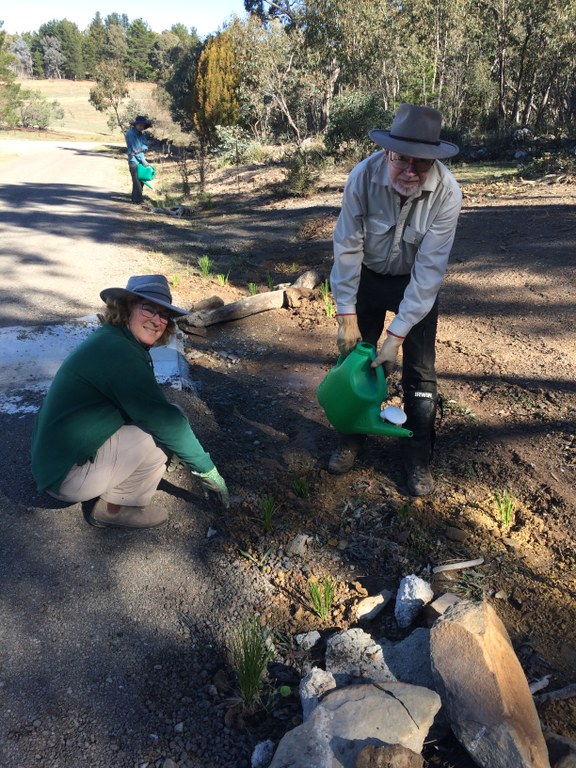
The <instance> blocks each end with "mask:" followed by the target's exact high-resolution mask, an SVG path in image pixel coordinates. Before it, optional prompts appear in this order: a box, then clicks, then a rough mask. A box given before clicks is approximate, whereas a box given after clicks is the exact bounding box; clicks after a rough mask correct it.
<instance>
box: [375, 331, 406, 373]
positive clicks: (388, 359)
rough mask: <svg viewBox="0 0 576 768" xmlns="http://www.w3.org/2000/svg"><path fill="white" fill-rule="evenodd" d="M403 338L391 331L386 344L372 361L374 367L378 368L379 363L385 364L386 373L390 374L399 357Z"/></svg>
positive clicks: (385, 341)
mask: <svg viewBox="0 0 576 768" xmlns="http://www.w3.org/2000/svg"><path fill="white" fill-rule="evenodd" d="M403 341H404V339H403V338H401V337H400V336H393V335H392V334H391V333H387V334H386V339H385V340H384V344H382V349H381V350H380V354H379V355H378V357H377V358H376V359H375V360H373V361H372V363H371V365H372V368H377V367H378V366H379V365H383V366H384V373H385V374H386V376H389V375H390V374H391V373H392V371H393V370H394V364H395V363H396V358H397V357H398V350H399V349H400V347H401V346H402V342H403Z"/></svg>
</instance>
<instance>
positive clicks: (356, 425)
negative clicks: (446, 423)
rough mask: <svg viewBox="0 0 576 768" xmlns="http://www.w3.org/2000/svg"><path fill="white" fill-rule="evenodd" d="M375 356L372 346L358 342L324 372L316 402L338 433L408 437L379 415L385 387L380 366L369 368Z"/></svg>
mask: <svg viewBox="0 0 576 768" xmlns="http://www.w3.org/2000/svg"><path fill="white" fill-rule="evenodd" d="M375 358H376V350H375V349H374V347H373V346H372V345H371V344H366V343H365V342H362V341H361V342H359V343H358V344H357V345H356V347H355V348H354V349H353V350H352V352H350V354H349V355H348V356H347V357H346V358H344V359H342V358H339V360H338V362H337V364H336V365H335V366H334V368H332V369H331V370H330V371H328V373H327V375H326V377H325V378H324V380H323V381H322V382H321V383H320V386H319V387H318V390H317V393H316V394H317V397H318V402H319V403H320V405H321V406H322V408H323V409H324V412H325V413H326V418H327V419H328V421H329V422H330V424H332V426H333V427H334V428H335V429H337V430H338V432H341V433H342V434H345V435H351V434H360V435H384V436H386V437H412V432H411V431H410V430H408V429H404V428H403V427H400V426H398V425H397V424H391V423H389V422H386V421H383V420H382V418H381V416H380V409H381V405H382V402H383V401H384V400H386V398H387V397H388V387H387V385H386V376H385V375H384V370H383V368H382V366H381V365H379V366H377V367H376V368H372V367H371V363H372V361H373V360H374V359H375Z"/></svg>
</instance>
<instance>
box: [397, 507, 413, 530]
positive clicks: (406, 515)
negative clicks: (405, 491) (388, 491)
mask: <svg viewBox="0 0 576 768" xmlns="http://www.w3.org/2000/svg"><path fill="white" fill-rule="evenodd" d="M397 517H398V522H399V523H401V524H402V525H404V524H405V523H407V522H408V520H410V518H411V517H412V504H402V506H401V507H400V509H399V510H398V514H397Z"/></svg>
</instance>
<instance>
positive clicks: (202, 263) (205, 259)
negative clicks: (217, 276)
mask: <svg viewBox="0 0 576 768" xmlns="http://www.w3.org/2000/svg"><path fill="white" fill-rule="evenodd" d="M198 268H199V269H200V274H201V275H202V277H206V278H208V277H210V275H211V274H212V259H211V258H210V256H200V258H199V259H198Z"/></svg>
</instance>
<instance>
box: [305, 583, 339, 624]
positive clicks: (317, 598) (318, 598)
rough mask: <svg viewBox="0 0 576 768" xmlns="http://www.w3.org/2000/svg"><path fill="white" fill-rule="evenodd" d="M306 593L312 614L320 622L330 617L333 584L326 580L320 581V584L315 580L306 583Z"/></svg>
mask: <svg viewBox="0 0 576 768" xmlns="http://www.w3.org/2000/svg"><path fill="white" fill-rule="evenodd" d="M308 592H309V594H310V602H311V604H312V609H313V610H314V613H315V614H316V615H317V616H319V617H320V618H321V619H322V621H326V619H327V618H328V617H329V616H330V613H331V611H332V604H333V602H334V582H333V581H332V580H331V579H328V578H324V579H322V583H321V584H319V583H318V582H317V581H315V580H310V581H309V582H308Z"/></svg>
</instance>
